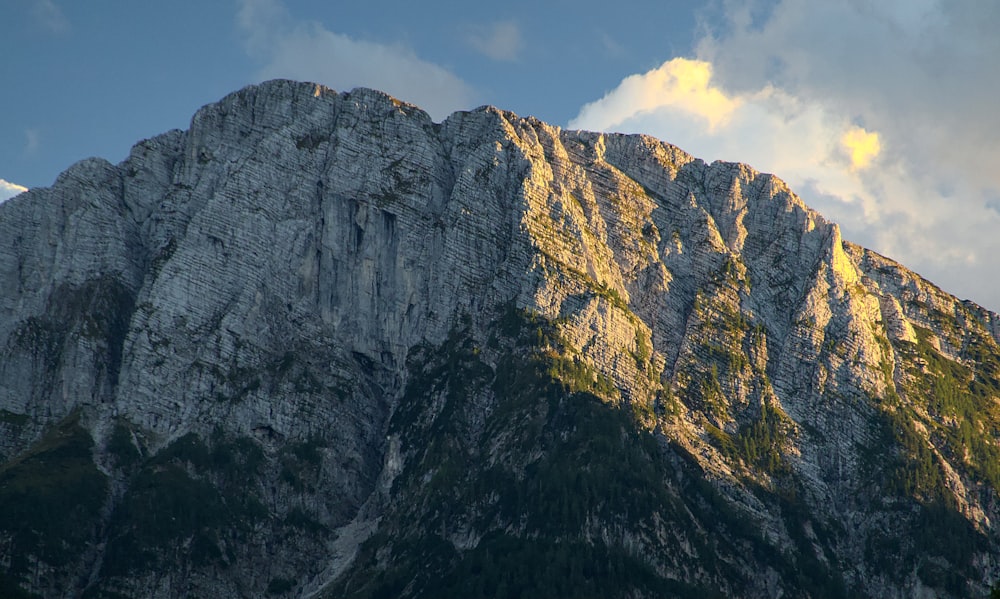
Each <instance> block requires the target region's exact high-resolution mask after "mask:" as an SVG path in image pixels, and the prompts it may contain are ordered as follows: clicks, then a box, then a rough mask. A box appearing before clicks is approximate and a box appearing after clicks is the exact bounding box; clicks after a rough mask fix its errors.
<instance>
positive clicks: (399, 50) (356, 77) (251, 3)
mask: <svg viewBox="0 0 1000 599" xmlns="http://www.w3.org/2000/svg"><path fill="white" fill-rule="evenodd" d="M237 24H238V26H239V28H240V30H241V31H242V32H243V34H244V36H245V42H246V48H247V52H248V53H249V54H250V55H251V56H252V57H254V58H257V59H258V60H259V61H261V62H262V63H263V66H262V67H261V68H260V70H259V71H258V73H257V76H258V78H259V79H261V80H265V79H273V78H288V79H300V80H305V81H315V82H317V83H322V84H324V85H327V86H329V87H331V88H334V89H341V90H349V89H352V88H354V87H371V88H375V89H379V90H382V91H385V92H386V93H389V94H392V95H394V96H396V97H398V98H400V99H401V100H405V101H407V102H412V103H414V104H417V105H418V106H420V107H421V108H423V109H424V110H426V111H427V112H428V113H430V115H431V116H432V117H433V118H435V119H437V120H440V119H442V118H444V117H445V116H447V115H448V114H450V113H451V112H454V111H455V110H461V109H467V108H469V107H471V106H472V104H473V100H474V98H475V93H474V91H473V90H472V88H471V87H470V86H469V85H467V84H466V83H465V82H464V81H462V80H461V79H460V78H459V77H457V76H456V75H455V74H454V73H452V72H451V71H449V70H447V69H445V68H444V67H441V66H439V65H436V64H433V63H430V62H427V61H425V60H423V59H421V58H420V57H418V56H417V55H416V54H415V53H414V52H413V50H411V49H409V48H407V47H405V46H400V45H386V44H380V43H375V42H370V41H365V40H358V39H353V38H351V37H348V36H346V35H343V34H339V33H334V32H332V31H329V30H328V29H326V28H325V27H323V26H322V25H321V24H319V23H316V22H312V21H308V22H307V21H296V20H294V19H292V18H291V17H290V16H289V15H288V12H287V11H286V10H285V8H284V6H283V5H282V4H281V3H280V2H278V1H277V0H242V2H241V6H240V10H239V12H238V14H237Z"/></svg>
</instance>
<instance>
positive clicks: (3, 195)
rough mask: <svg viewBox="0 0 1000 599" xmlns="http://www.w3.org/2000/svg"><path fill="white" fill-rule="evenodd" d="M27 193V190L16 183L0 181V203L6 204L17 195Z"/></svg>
mask: <svg viewBox="0 0 1000 599" xmlns="http://www.w3.org/2000/svg"><path fill="white" fill-rule="evenodd" d="M25 191H28V188H27V187H25V186H23V185H18V184H17V183H11V182H10V181H7V180H4V179H0V203H3V202H6V201H7V200H9V199H11V198H12V197H14V196H16V195H17V194H19V193H22V192H25Z"/></svg>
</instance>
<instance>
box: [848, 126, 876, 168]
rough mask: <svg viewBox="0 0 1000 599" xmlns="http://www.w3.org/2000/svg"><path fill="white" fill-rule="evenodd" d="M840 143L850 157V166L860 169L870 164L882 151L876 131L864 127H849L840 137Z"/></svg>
mask: <svg viewBox="0 0 1000 599" xmlns="http://www.w3.org/2000/svg"><path fill="white" fill-rule="evenodd" d="M840 144H841V145H842V146H843V147H844V149H845V150H847V153H848V154H849V155H850V157H851V168H852V169H854V170H861V169H863V168H867V167H868V166H869V165H871V163H872V161H873V160H875V158H876V157H878V155H879V152H881V151H882V143H881V142H880V141H879V136H878V133H876V132H874V131H866V130H865V129H864V127H851V128H850V129H848V130H847V132H846V133H844V136H843V137H841V138H840Z"/></svg>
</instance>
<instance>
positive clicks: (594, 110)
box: [570, 58, 740, 131]
mask: <svg viewBox="0 0 1000 599" xmlns="http://www.w3.org/2000/svg"><path fill="white" fill-rule="evenodd" d="M711 79H712V65H711V64H710V63H708V62H705V61H702V60H687V59H684V58H675V59H673V60H668V61H667V62H665V63H663V64H662V65H660V67H659V68H657V69H653V70H652V71H648V72H646V73H643V74H642V75H630V76H629V77H626V78H625V79H624V80H622V82H621V84H619V85H618V87H617V88H615V90H614V91H612V92H610V93H608V94H607V95H605V96H604V97H603V98H601V99H600V100H597V101H596V102H591V103H590V104H587V105H586V106H584V107H583V108H582V109H581V110H580V114H579V115H577V117H576V118H575V119H573V121H571V122H570V126H571V127H580V128H592V129H600V130H608V129H615V128H617V127H619V126H621V125H622V124H623V123H625V122H626V121H628V120H629V119H633V118H636V117H640V116H642V115H643V114H644V113H649V112H652V111H660V110H662V109H664V108H666V109H669V110H670V111H677V112H681V113H686V114H688V115H691V116H696V117H699V118H700V119H701V120H703V121H704V123H705V125H707V127H708V130H709V131H713V130H715V129H716V127H718V126H719V125H720V124H723V123H725V122H726V121H728V120H729V117H730V116H731V115H732V113H733V112H734V111H735V110H736V109H737V108H738V107H739V105H740V100H739V99H738V98H731V97H728V96H726V94H725V93H724V92H723V91H722V90H721V89H719V88H717V87H715V86H713V85H712V84H711Z"/></svg>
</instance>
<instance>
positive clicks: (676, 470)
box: [0, 81, 1000, 598]
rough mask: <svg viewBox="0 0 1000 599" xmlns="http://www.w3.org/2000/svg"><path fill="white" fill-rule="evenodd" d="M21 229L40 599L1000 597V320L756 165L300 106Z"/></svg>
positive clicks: (12, 337) (44, 198) (51, 205)
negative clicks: (516, 570) (858, 240)
mask: <svg viewBox="0 0 1000 599" xmlns="http://www.w3.org/2000/svg"><path fill="white" fill-rule="evenodd" d="M0 239H4V240H6V242H5V243H3V244H0V290H2V291H0V452H2V457H3V459H4V460H5V463H6V465H4V466H3V467H2V470H0V504H4V505H8V506H10V507H9V509H7V510H6V511H7V514H6V515H5V516H3V517H0V541H2V542H0V564H2V566H0V567H2V568H3V575H2V577H0V589H3V590H5V591H6V592H9V593H11V594H13V593H14V592H15V591H16V592H21V590H23V591H24V592H33V593H38V594H40V595H42V596H75V594H77V593H79V592H82V591H83V590H88V592H91V593H93V594H94V596H105V595H104V594H110V593H122V594H124V595H127V596H146V597H164V598H166V597H171V598H172V597H186V596H188V595H189V594H195V595H215V596H238V595H247V596H260V595H261V594H264V593H269V594H271V595H274V596H301V597H305V596H315V595H317V594H319V595H322V594H330V596H348V595H350V596H369V595H378V594H380V593H389V594H392V595H410V596H421V595H426V596H441V594H442V593H453V594H462V595H463V596H476V595H503V594H504V593H505V592H506V593H509V594H516V592H528V593H529V594H531V591H534V592H536V593H539V592H541V593H547V594H551V593H556V594H560V593H561V594H566V595H579V594H580V593H584V594H586V593H588V592H597V591H601V592H603V593H605V594H606V593H607V592H612V593H618V592H621V593H622V594H631V595H633V596H634V595H640V596H642V595H650V596H652V595H657V594H662V593H670V594H676V595H684V593H689V594H691V595H692V596H699V595H700V594H701V593H703V592H705V591H706V589H712V590H713V592H716V591H718V592H723V593H730V594H734V595H738V596H746V597H779V596H813V597H824V596H837V595H839V596H872V597H892V596H897V597H910V596H921V593H923V594H928V595H927V596H932V595H933V594H934V593H937V594H938V595H937V596H954V597H958V596H970V595H975V594H985V593H986V592H987V590H988V588H989V586H990V585H992V584H993V583H994V580H995V578H996V577H997V574H998V568H1000V563H998V561H997V557H996V556H997V555H998V549H1000V543H998V532H997V528H996V522H997V521H998V520H997V518H998V516H1000V513H998V509H1000V508H998V502H997V495H996V489H997V485H998V484H1000V466H998V465H997V464H998V461H1000V446H998V442H997V435H998V434H1000V408H998V405H997V401H998V398H1000V379H998V377H1000V349H998V340H1000V317H998V316H997V315H996V314H993V313H990V312H988V311H986V310H984V309H982V308H979V307H978V306H975V305H972V304H970V303H967V302H960V301H958V300H956V299H955V298H954V297H952V296H950V295H948V294H946V293H945V292H943V291H941V290H939V289H937V288H936V287H935V286H933V285H932V284H930V283H929V282H927V281H925V280H923V279H921V278H920V277H919V276H917V275H915V274H914V273H912V272H910V271H908V270H906V269H905V268H903V267H902V266H900V265H898V264H896V263H894V262H892V261H891V260H888V259H886V258H884V257H882V256H879V255H877V254H875V253H873V252H871V251H868V250H865V249H863V248H860V247H857V246H855V245H852V244H850V243H847V242H845V241H843V240H842V239H841V236H840V231H839V229H838V227H837V226H836V225H835V224H833V223H830V222H828V221H826V220H825V219H824V218H823V217H822V216H820V215H819V214H817V213H816V212H814V211H812V210H810V209H809V208H808V207H806V206H805V205H804V204H803V203H802V202H801V200H800V199H799V198H798V197H797V196H796V195H795V194H794V193H793V192H792V191H791V190H789V189H788V188H787V186H786V185H785V184H784V183H783V182H782V181H780V180H779V179H777V178H776V177H774V176H772V175H767V174H761V173H758V172H756V171H754V170H753V169H751V168H750V167H748V166H745V165H741V164H730V163H713V164H710V165H709V164H705V163H704V162H702V161H700V160H697V159H695V158H693V157H691V156H689V155H687V154H685V153H684V152H683V151H681V150H679V149H678V148H676V147H674V146H671V145H669V144H666V143H663V142H660V141H658V140H655V139H652V138H648V137H642V136H623V135H601V134H596V133H587V132H578V131H562V130H560V129H559V128H557V127H552V126H550V125H547V124H545V123H542V122H539V121H537V120H535V119H530V118H528V119H525V118H521V117H518V116H516V115H514V114H511V113H508V112H504V111H501V110H498V109H496V108H492V107H487V108H482V109H479V110H476V111H473V112H467V113H456V114H454V115H452V116H451V117H449V118H448V119H446V120H445V121H444V122H443V123H433V122H432V121H431V120H430V119H429V117H428V116H427V115H426V114H425V113H424V112H422V111H421V110H419V109H418V108H416V107H413V106H410V105H407V104H403V103H400V102H398V101H396V100H395V99H393V98H391V97H389V96H386V95H384V94H381V93H379V92H375V91H370V90H363V89H358V90H354V91H352V92H350V93H343V94H338V93H335V92H333V91H331V90H329V89H326V88H323V87H321V86H317V85H313V84H305V83H295V82H289V81H273V82H269V83H266V84H262V85H260V86H253V87H249V88H246V89H244V90H241V91H239V92H236V93H234V94H232V95H230V96H228V97H226V98H224V99H223V100H221V101H220V102H219V103H217V104H213V105H209V106H206V107H204V108H203V109H201V110H200V111H199V112H198V113H197V114H195V116H194V117H193V119H192V122H191V127H190V129H188V130H187V131H172V132H169V133H166V134H164V135H161V136H159V137H156V138H154V139H150V140H146V141H143V142H140V143H139V144H137V145H136V146H135V147H134V148H133V150H132V153H131V155H130V156H129V158H128V159H126V160H125V161H124V162H122V163H121V164H119V165H117V166H115V165H111V164H109V163H107V162H105V161H102V160H97V159H89V160H85V161H82V162H80V163H78V164H76V165H74V166H73V167H71V168H70V169H69V170H67V171H66V172H65V173H64V174H62V175H61V176H60V177H59V179H58V180H57V181H56V182H55V184H54V185H53V186H52V187H51V188H48V189H38V190H32V191H31V192H29V193H26V194H23V195H21V196H19V197H18V198H16V199H14V200H11V201H9V202H6V203H5V204H3V206H2V207H0ZM608 423H615V424H614V426H612V425H611V424H608ZM608 426H612V428H607V427H608ZM614 427H617V428H614ZM581 431H588V432H587V434H583V432H581ZM598 446H600V447H603V448H604V450H598V449H597V447H598ZM609 448H610V449H609ZM602 451H603V453H602ZM595 452H596V453H595ZM595 460H596V461H597V462H601V461H602V460H604V461H609V462H612V464H611V465H610V467H608V465H607V464H605V465H604V466H598V465H595ZM615 460H620V461H623V462H627V463H622V464H615V463H613V462H614V461H615ZM567 471H577V472H578V474H577V475H576V478H574V479H572V480H571V481H569V482H566V481H563V480H562V478H561V477H562V476H563V474H564V473H565V472H567ZM53 472H55V473H54V474H53ZM46 473H49V474H46ZM546 473H548V474H546ZM597 473H600V474H599V475H598V474H597ZM581 477H582V478H581ZM588 477H589V478H588ZM622 477H625V478H622ZM539 481H541V482H539ZM553 481H560V482H558V484H556V483H555V482H553ZM581 481H582V482H581ZM564 483H565V484H564ZM550 484H551V485H555V486H551V487H547V486H546V485H550ZM626 487H629V488H631V487H641V488H643V489H645V490H644V491H642V492H635V494H634V495H632V496H631V497H629V496H628V493H626V495H624V496H622V495H616V493H620V492H621V491H622V489H624V488H626ZM511 489H521V490H523V492H522V491H520V490H519V491H517V493H515V494H513V495H511V494H510V493H511V491H510V490H511ZM542 489H548V490H547V491H545V492H544V493H542V491H541V490H542ZM650 489H652V490H650ZM633 491H634V489H633ZM536 492H537V493H540V495H539V496H538V498H537V499H538V500H537V501H535V502H531V501H527V499H526V498H528V497H532V495H531V494H532V493H536ZM562 494H565V498H564V499H559V498H561V497H563V495H562ZM552 498H555V499H552ZM550 499H552V501H555V502H560V501H561V502H562V503H561V504H560V505H561V507H559V509H557V510H555V511H552V512H549V511H546V510H547V509H548V508H545V507H541V506H544V505H546V502H547V501H549V500H550ZM578 504H579V505H578ZM573 506H577V507H573ZM62 512H65V513H67V514H70V515H67V516H64V517H63V516H60V517H59V518H56V519H53V518H52V517H51V514H53V513H62ZM539 514H542V515H544V516H545V517H544V518H543V520H545V521H546V522H547V524H545V525H544V526H543V525H541V524H537V523H536V524H533V522H536V520H538V518H539V517H540V516H539ZM60 518H63V519H60ZM70 518H71V519H70ZM555 523H558V525H556V524H555ZM428 547H430V548H432V549H433V550H429V549H428ZM559 547H563V548H566V547H572V548H574V551H573V555H575V556H577V557H574V558H569V557H567V558H566V559H567V560H569V561H566V564H565V568H566V571H565V572H563V573H561V574H552V573H550V574H539V573H538V572H535V573H534V574H530V573H529V574H525V573H524V572H521V574H522V575H523V576H521V580H536V581H537V582H538V584H537V585H536V586H534V587H531V586H527V587H524V588H522V589H520V591H517V590H516V589H513V588H511V587H510V586H509V584H508V583H509V582H510V581H506V579H504V578H503V576H501V575H500V574H489V573H490V572H493V571H494V570H497V571H500V570H503V569H504V568H507V570H508V571H509V570H510V568H513V567H515V566H516V567H522V568H529V566H531V564H533V563H535V562H537V561H538V558H539V557H540V556H541V557H542V558H544V559H548V560H550V561H552V560H556V562H558V559H562V558H561V557H559V556H561V555H562V554H560V553H559V549H558V548H559ZM500 554H507V555H513V556H515V557H517V556H520V558H523V559H522V561H521V562H518V563H519V564H520V565H517V564H513V565H512V564H511V563H506V564H501V563H499V562H496V561H495V560H496V555H500ZM421 556H423V557H421ZM427 556H431V557H427ZM490 556H492V557H490ZM581 556H583V557H581ZM588 556H589V557H588ZM584 557H587V559H589V560H590V561H589V562H587V561H586V560H584ZM573 559H580V560H584V561H583V562H581V563H583V566H582V567H583V568H585V569H586V568H587V567H590V566H587V565H586V564H587V563H591V564H592V563H610V564H620V567H618V566H615V567H617V568H618V569H617V570H615V569H614V568H612V569H611V570H610V571H600V572H595V571H593V570H591V571H590V572H589V574H588V573H586V572H585V571H584V573H582V574H581V573H580V572H577V571H576V570H574V568H576V566H574V564H576V563H577V562H573V561H572V560H573ZM422 560H423V561H422ZM490 560H494V561H490ZM559 563H562V562H559ZM525 564H527V565H525ZM529 569H530V568H529ZM532 572H534V571H532ZM532 576H534V578H532ZM616 576H619V577H621V578H622V580H626V581H629V582H628V585H631V586H628V585H626V586H625V587H621V589H622V590H620V591H619V590H615V589H616V588H617V587H608V588H607V589H603V587H601V586H600V584H601V581H602V580H603V581H605V582H607V581H611V580H617V579H615V577H616ZM491 577H492V578H491ZM560 577H561V578H560ZM574 577H577V578H574ZM555 578H560V579H561V580H564V581H565V580H579V581H580V585H582V586H577V587H572V586H571V587H551V586H545V584H547V583H546V582H545V581H548V580H550V579H555ZM373 581H374V582H373ZM469 581H478V582H476V583H475V584H479V585H480V586H462V585H463V584H465V585H467V584H473V583H471V582H469ZM459 583H461V584H459ZM525 584H527V583H525ZM616 584H618V583H617V582H616ZM380 585H381V586H380ZM449 585H450V586H449ZM490 585H492V586H490ZM503 585H507V586H503ZM586 585H591V586H586ZM594 585H596V586H594ZM18 589H20V590H18ZM504 589H506V591H504ZM108 596H110V595H108Z"/></svg>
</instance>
